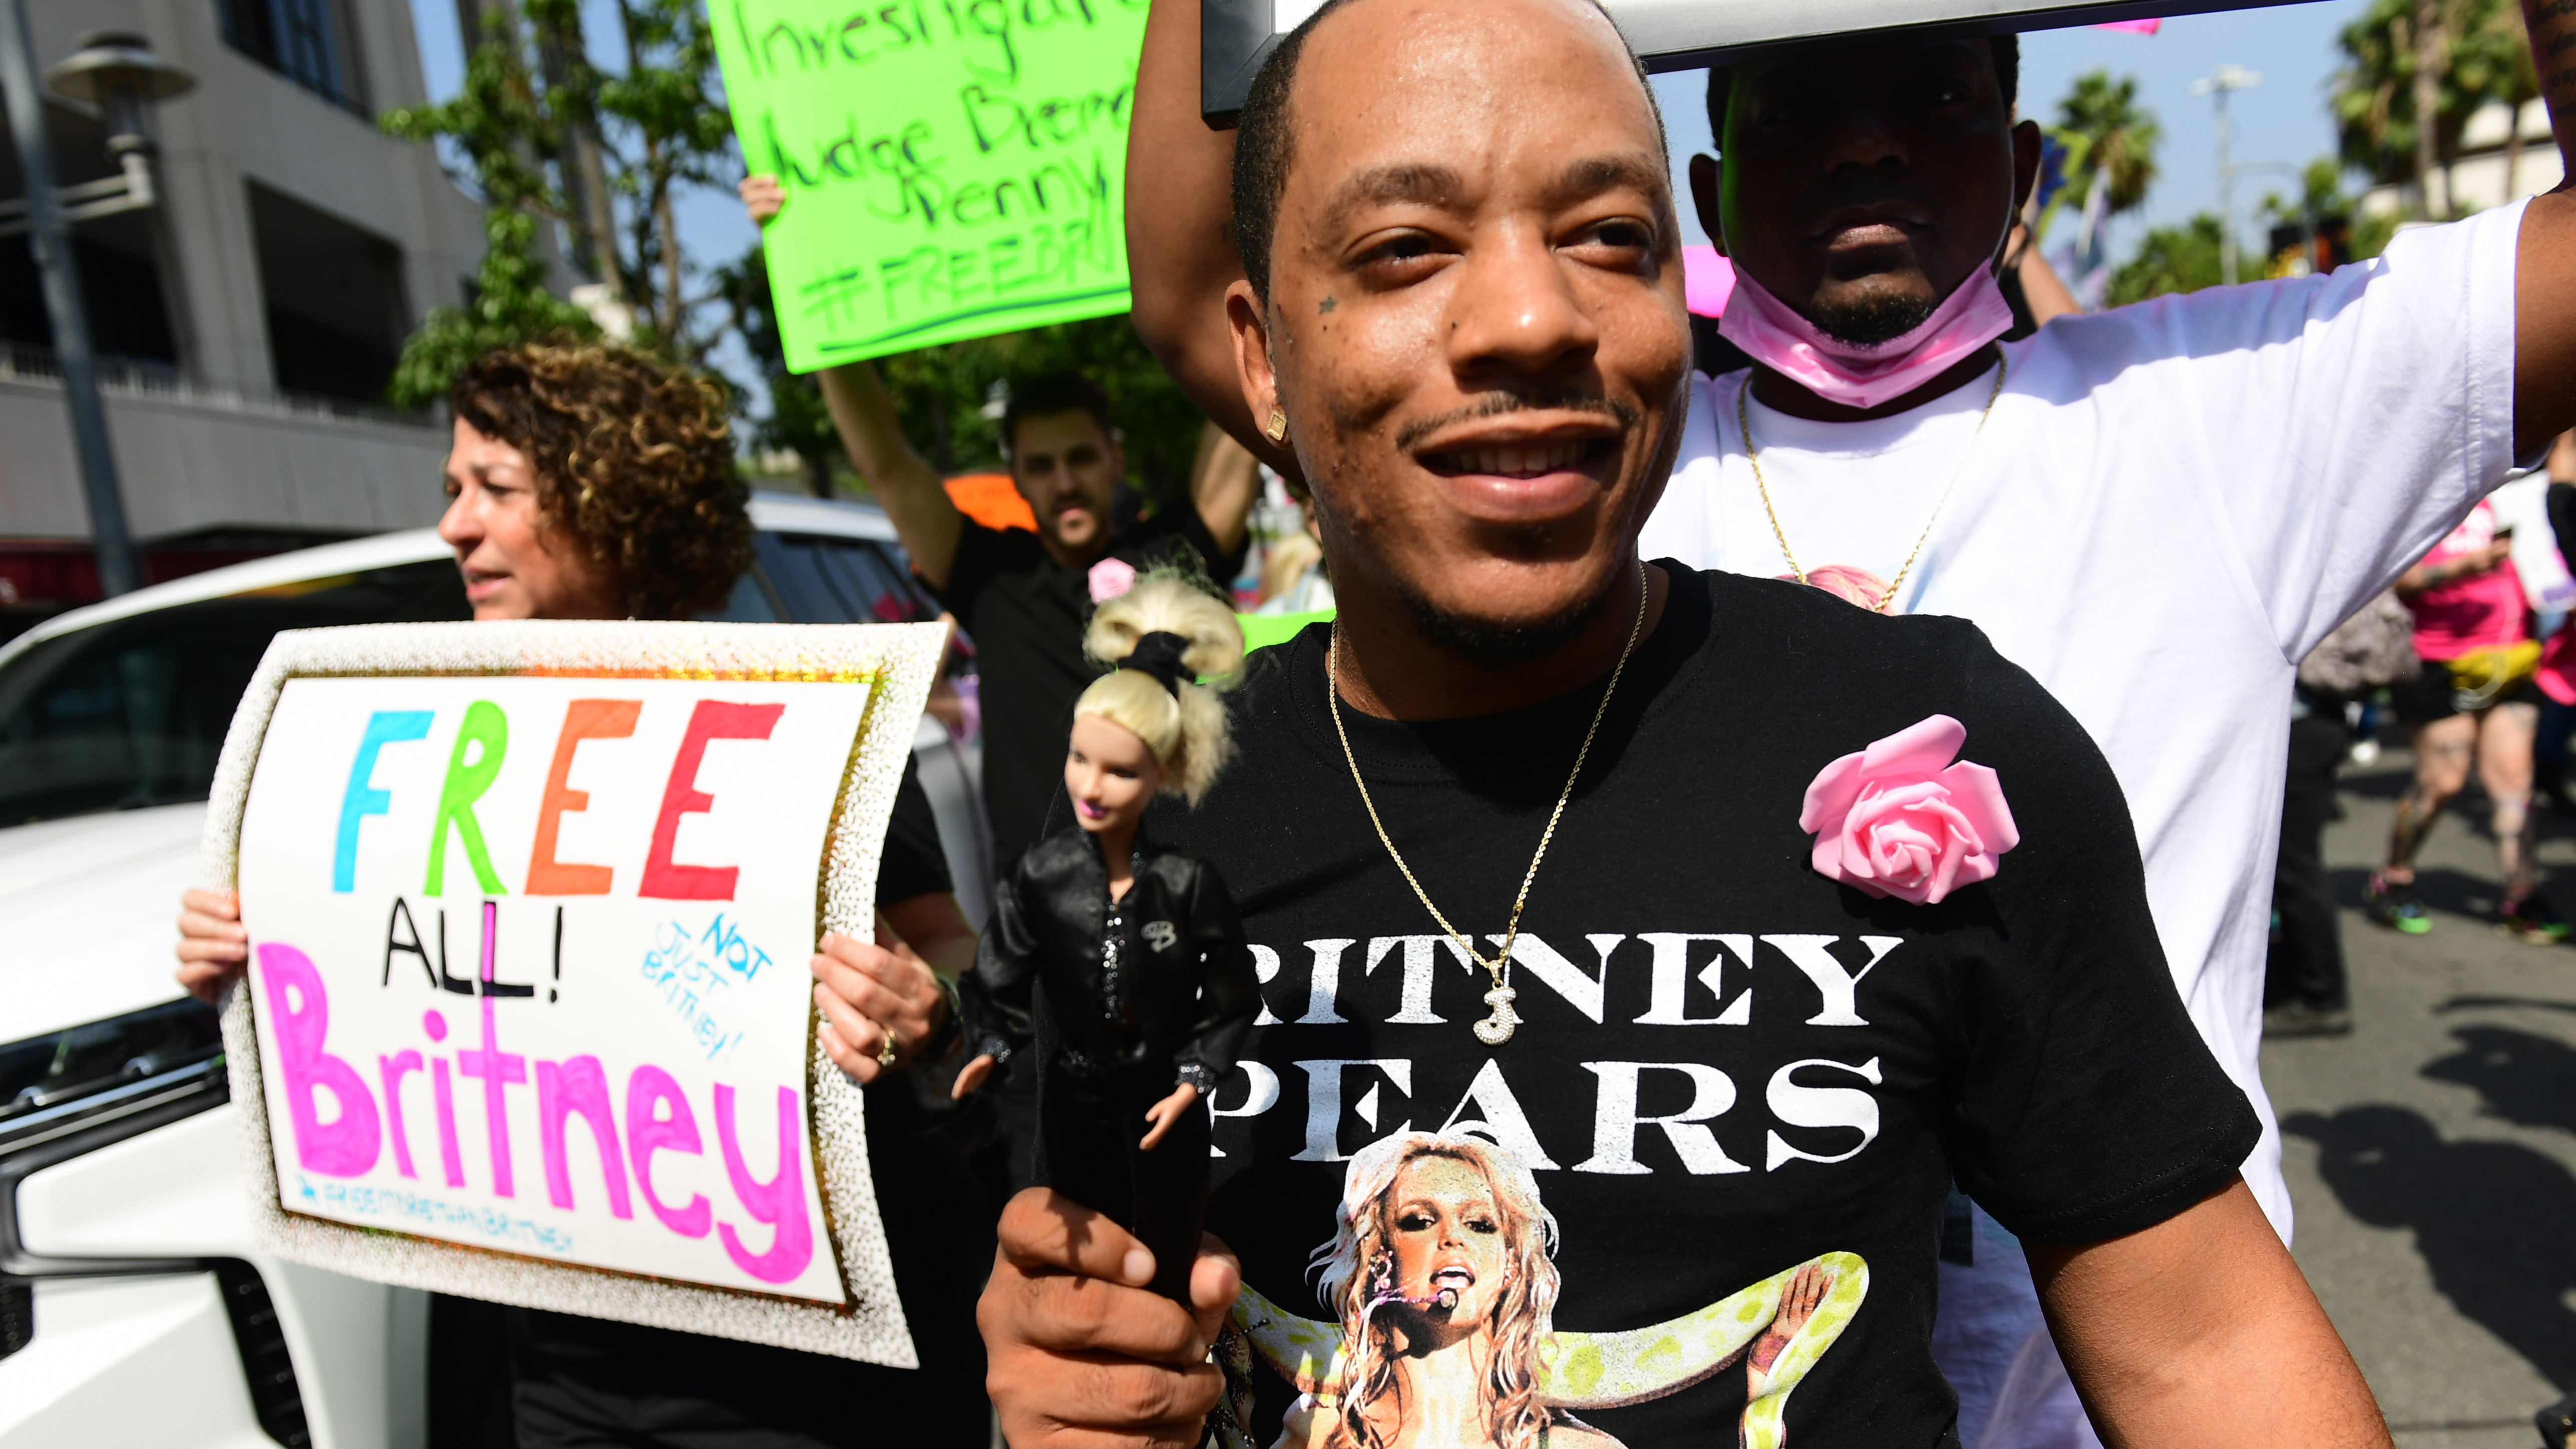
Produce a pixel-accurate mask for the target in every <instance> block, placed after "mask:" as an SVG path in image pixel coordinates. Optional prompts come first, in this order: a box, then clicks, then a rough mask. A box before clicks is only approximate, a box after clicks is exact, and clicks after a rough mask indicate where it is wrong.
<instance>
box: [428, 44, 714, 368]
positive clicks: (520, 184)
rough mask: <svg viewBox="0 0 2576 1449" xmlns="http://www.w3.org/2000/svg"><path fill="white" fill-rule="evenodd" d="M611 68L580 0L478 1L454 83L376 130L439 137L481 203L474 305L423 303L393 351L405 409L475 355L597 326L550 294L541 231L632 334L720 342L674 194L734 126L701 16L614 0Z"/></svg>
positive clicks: (694, 182)
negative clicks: (443, 97) (591, 38)
mask: <svg viewBox="0 0 2576 1449" xmlns="http://www.w3.org/2000/svg"><path fill="white" fill-rule="evenodd" d="M616 13H617V16H618V24H619V29H620V31H621V36H620V39H621V40H622V42H623V45H622V48H623V53H624V58H625V69H624V70H623V71H620V72H613V73H612V72H608V71H603V70H601V69H600V68H598V67H597V66H594V65H593V64H592V63H591V61H590V50H589V44H588V40H587V37H586V36H585V35H584V34H583V30H582V8H581V4H580V0H525V3H524V5H523V6H514V5H512V4H510V3H508V0H501V3H496V4H493V5H491V6H490V7H489V8H488V9H485V10H484V11H483V13H482V16H481V21H480V32H481V33H480V35H479V37H478V38H477V40H476V42H475V45H474V49H473V52H472V54H471V55H470V57H469V58H468V61H467V65H466V75H465V84H464V85H463V87H462V88H461V89H459V91H458V92H457V94H456V95H455V97H454V98H452V99H450V100H448V101H446V102H444V103H442V104H439V105H434V106H421V107H404V108H400V109H396V110H393V111H388V112H386V113H385V115H384V117H383V118H382V124H383V126H384V128H385V130H386V131H388V132H390V133H391V134H393V135H396V136H402V137H405V138H407V139H411V140H418V141H430V142H444V143H445V147H444V149H445V152H446V154H447V155H448V156H449V157H450V158H451V160H452V161H453V163H454V167H455V170H456V171H457V172H458V179H459V180H461V181H463V182H464V183H465V184H466V185H467V186H469V187H470V188H471V189H473V190H474V191H475V192H476V193H477V194H478V195H479V196H480V197H481V198H482V200H483V202H484V205H485V206H486V207H487V208H488V210H489V216H488V218H487V221H486V223H485V237H486V252H485V256H484V262H483V266H482V268H481V270H480V273H479V274H478V276H477V278H476V287H475V296H474V299H473V301H472V302H471V303H470V304H469V305H468V306H466V307H464V308H451V307H442V308H438V309H436V310H434V311H433V312H432V313H431V314H430V316H429V317H428V319H427V320H426V321H425V322H424V323H423V325H422V327H421V330H420V331H419V332H418V333H416V334H415V335H414V336H413V337H412V339H411V340H410V342H409V343H408V344H407V345H406V346H405V348H404V354H403V360H402V362H401V364H400V365H399V366H398V368H397V369H396V372H395V378H394V385H393V388H392V392H393V394H394V398H395V400H396V401H397V402H401V403H405V404H410V405H418V404H420V403H424V402H427V401H429V400H431V399H433V398H435V397H437V396H439V395H441V394H442V393H443V392H444V391H445V389H446V385H447V380H448V379H449V378H450V377H452V376H454V374H455V370H456V368H457V367H459V366H461V365H462V364H463V363H464V362H465V361H466V360H469V359H471V358H472V357H474V356H475V355H477V354H478V353H480V352H482V351H483V350H485V349H486V348H489V347H492V346H496V345H501V344H506V343H509V342H513V341H519V340H523V339H525V338H529V337H533V336H542V335H546V334H549V333H554V332H558V331H564V330H570V331H573V332H576V333H581V332H588V331H595V328H594V327H593V325H592V323H591V321H590V319H589V317H588V316H587V315H585V314H584V313H582V312H581V311H580V310H579V309H575V308H572V307H570V306H569V305H567V304H566V303H564V302H561V301H559V300H557V299H556V298H554V297H553V296H552V295H551V294H550V293H549V292H548V291H547V289H546V286H545V281H546V274H547V259H546V249H545V248H544V246H543V245H542V235H543V234H542V232H541V228H558V229H560V235H562V236H563V237H564V238H565V239H566V240H567V241H568V243H569V245H568V248H567V250H568V252H569V254H570V257H571V259H572V260H573V261H574V262H575V264H576V265H579V266H581V267H582V268H584V269H585V270H588V271H590V272H591V273H592V275H594V276H596V277H597V278H598V279H599V281H600V282H601V283H602V284H603V285H604V287H605V288H606V291H607V296H608V300H609V301H610V302H611V303H612V304H613V305H615V306H616V307H618V308H620V309H622V310H623V311H624V312H625V314H626V315H627V316H628V317H630V318H631V319H632V322H633V334H634V335H633V337H632V339H631V340H632V341H634V342H635V343H636V344H637V345H639V346H644V347H648V348H651V349H653V350H655V351H659V352H662V353H664V354H666V355H668V356H670V357H672V358H674V359H676V360H680V361H684V362H688V363H692V364H696V363H699V362H701V361H702V360H703V359H704V357H705V355H706V353H707V351H708V349H709V348H711V347H712V346H714V344H715V343H716V341H717V340H718V339H719V338H720V337H721V335H722V332H723V326H722V324H720V323H715V322H712V321H711V320H710V319H711V317H714V316H716V315H719V309H714V308H711V307H709V305H708V304H709V303H711V302H715V301H718V300H720V292H718V291H713V290H710V291H705V292H692V291H691V290H690V287H691V285H692V283H693V282H695V281H703V280H704V279H703V278H701V277H697V276H694V275H693V272H694V270H695V269H693V268H692V267H691V266H690V265H689V263H688V259H687V258H686V256H685V255H684V252H683V249H682V247H681V245H680V237H679V226H678V220H677V216H676V214H675V211H674V207H673V202H674V199H675V197H676V195H677V193H678V192H679V191H681V190H682V189H684V188H687V187H690V186H722V185H724V184H726V182H727V180H728V179H729V174H730V172H731V171H732V170H734V169H735V162H734V160H733V128H732V122H731V120H730V119H729V118H728V116H727V113H726V111H725V107H724V101H723V97H722V84H721V82H720V80H719V79H718V77H717V73H716V65H715V45H714V41H713V39H712V37H711V36H710V35H709V33H708V30H707V16H706V11H705V9H704V8H703V7H702V6H700V5H699V4H697V3H695V0H618V4H617V12H616Z"/></svg>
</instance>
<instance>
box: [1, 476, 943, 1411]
mask: <svg viewBox="0 0 2576 1449" xmlns="http://www.w3.org/2000/svg"><path fill="white" fill-rule="evenodd" d="M751 516H752V522H753V524H754V526H755V527H756V528H757V529H758V533H757V536H756V539H755V547H756V550H757V559H758V561H757V563H756V564H755V565H754V567H753V569H752V572H751V573H749V574H747V575H745V576H744V578H743V579H742V580H741V582H740V583H739V584H738V585H737V586H736V588H735V590H734V594H733V598H732V599H731V601H730V602H729V604H728V605H727V607H726V609H725V610H724V611H723V613H722V614H721V615H720V617H723V618H726V619H734V620H748V621H777V620H791V621H795V622H800V623H867V622H901V621H905V620H912V619H923V618H930V617H934V616H935V614H936V606H935V605H933V604H932V603H931V602H930V601H929V599H928V598H927V597H926V596H924V595H923V594H922V593H921V591H920V588H919V586H918V585H917V584H916V583H915V582H914V581H913V579H912V577H911V575H910V573H909V572H908V571H907V570H906V568H905V566H904V562H903V557H902V553H901V551H900V549H899V548H898V547H897V545H896V543H895V539H894V530H893V528H892V527H891V526H889V525H888V524H887V522H886V519H885V516H884V515H883V514H882V513H879V512H878V511H876V510H875V509H873V508H863V507H859V506H856V505H851V504H841V503H828V502H823V501H820V500H813V499H803V498H796V497H788V496H779V495H768V494H763V495H756V496H755V497H754V499H753V500H752V509H751ZM466 617H468V610H467V607H466V603H465V595H464V589H463V585H462V584H461V582H460V581H459V578H458V575H457V571H456V566H455V563H454V562H453V559H452V557H451V555H450V553H449V551H448V549H447V546H446V545H444V544H442V543H440V542H439V540H438V537H437V535H436V534H435V533H434V532H432V531H430V530H428V529H420V530H415V531H412V532H406V533H393V534H385V535H382V536H380V537H376V538H368V539H360V540H357V541H354V542H350V543H340V544H331V545H328V546H326V547H321V548H312V549H305V550H303V551H301V552H297V553H291V554H284V555H280V556H278V557H274V558H267V559H260V560H257V561H254V562H251V563H245V564H237V565H234V566H232V567H230V568H223V569H216V570H214V571H211V572H208V573H203V574H197V575H194V576H191V577H189V578H185V579H180V580H177V581H174V582H172V583H167V584H160V585H156V586H154V587H152V588H148V589H143V590H140V591H138V592H135V593H132V594H128V595H125V596H124V597H121V598H117V599H113V600H110V601H108V602H107V603H104V604H98V605H94V606H92V607H89V608H85V609H78V610H75V611H73V612H71V613H68V614H64V615H61V616H59V617H57V618H54V619H50V620H48V621H46V622H45V623H43V624H41V625H39V626H37V627H36V628H35V629H32V630H30V631H28V632H27V633H26V634H24V635H22V636H20V637H19V638H17V639H15V640H13V641H11V642H10V643H9V644H8V645H7V646H6V647H5V648H0V921H5V922H6V926H7V936H8V945H7V949H6V950H5V951H0V1449H20V1446H27V1449H34V1446H45V1449H54V1446H62V1445H102V1446H107V1445H120V1446H121V1445H128V1444H132V1445H145V1444H149V1445H155V1446H173V1449H176V1446H206V1449H214V1446H235V1445H239V1446H257V1445H262V1444H265V1443H269V1442H272V1441H273V1442H275V1443H278V1444H283V1445H287V1446H290V1449H296V1446H303V1445H315V1446H319V1449H375V1446H379V1445H382V1446H402V1449H418V1446H423V1445H425V1444H426V1443H427V1442H428V1419H429V1412H428V1395H429V1391H430V1389H429V1384H428V1379H427V1372H426V1365H427V1361H428V1335H429V1312H428V1298H427V1295H425V1294H421V1293H415V1292H410V1291H407V1290H402V1289H393V1288H385V1287H381V1286H378V1285H376V1284H373V1283H364V1282H360V1281H358V1280H357V1279H354V1278H346V1277H342V1276H340V1275H338V1274H334V1273H326V1272H323V1271H320V1270H318V1269H313V1268H306V1267H301V1266H299V1265H296V1264H292V1263H284V1262H280V1261H278V1260H277V1259H275V1258H272V1257H269V1256H267V1255H266V1254H264V1253H262V1252H261V1251H260V1250H259V1249H258V1248H257V1247H255V1246H254V1245H253V1244H252V1242H251V1235H250V1223H249V1217H248V1214H247V1213H246V1212H245V1211H244V1207H243V1188H242V1179H241V1168H240V1149H239V1146H238V1143H237V1139H236V1136H235V1129H234V1125H233V1114H232V1109H231V1107H230V1105H229V1100H230V1095H231V1094H230V1089H229V1087H228V1084H227V1082H226V1079H225V1074H224V1068H223V1044H222V1039H221V1036H220V1034H219V1033H218V1031H217V1030H216V1026H215V1014H214V1013H213V1012H212V1011H211V1010H209V1009H208V1008H206V1007H203V1006H201V1005H199V1004H197V1003H196V1002H194V1001H191V1000H188V999H187V998H185V997H184V996H182V995H180V993H179V990H178V987H177V986H176V985H175V984H174V983H173V981H172V977H171V972H172V970H173V968H174V966H175V964H176V963H175V962H174V961H173V959H172V956H171V945H172V943H173V941H174V939H175V929H174V927H173V925H172V921H173V918H174V917H175V915H176V913H177V903H178V898H179V893H180V891H181V890H182V889H184V888H186V887H187V886H190V885H193V884H195V883H196V880H197V841H198V835H199V832H200V829H201V827H202V825H203V821H204V817H205V805H204V800H205V796H206V790H207V784H208V781H209V780H210V778H211V777H212V775H213V773H214V767H215V757H216V755H217V753H218V752H219V751H220V750H221V749H222V747H223V739H224V732H225V730H226V728H227V727H228V726H229V725H230V724H231V722H232V715H233V706H234V704H235V702H236V701H238V700H239V698H240V697H241V692H242V689H243V687H244V686H245V685H246V684H247V683H248V682H249V680H250V675H251V671H252V669H253V668H254V667H255V666H256V665H257V664H258V662H259V658H260V655H261V653H262V652H263V651H265V650H266V649H267V647H268V641H269V637H270V635H272V634H274V633H275V632H276V631H278V630H280V629H300V628H309V627H313V626H317V625H325V624H365V623H384V622H392V621H401V620H424V619H462V618H466ZM914 752H915V756H916V759H917V761H918V764H919V772H920V775H921V780H922V784H923V786H924V788H925V789H926V790H927V791H928V793H929V794H930V797H931V802H932V806H933V808H934V809H935V810H936V812H937V813H938V816H939V828H940V836H941V844H942V845H943V846H944V847H945V848H946V852H947V854H948V856H949V865H950V873H951V874H952V875H953V876H954V877H955V878H956V881H957V890H958V896H959V903H960V905H961V906H963V907H964V909H965V910H966V912H967V918H968V919H969V920H981V919H982V918H983V912H984V906H985V901H984V891H983V887H982V883H983V882H984V881H986V880H989V879H990V878H991V872H990V869H989V853H990V852H989V846H988V845H987V844H986V843H985V841H984V838H983V830H982V823H981V822H982V810H981V808H980V803H979V802H978V800H977V798H976V786H975V781H976V779H977V771H978V766H979V761H978V760H977V758H976V752H975V750H974V748H973V747H972V746H971V745H961V744H959V743H957V742H955V741H952V740H951V739H950V737H949V735H948V732H947V731H946V730H945V729H943V728H941V727H940V726H939V725H938V724H937V723H936V722H935V721H932V720H930V719H928V718H925V719H924V720H923V722H922V729H921V732H920V736H919V738H918V739H917V740H916V742H915V745H914Z"/></svg>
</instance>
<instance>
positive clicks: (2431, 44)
mask: <svg viewBox="0 0 2576 1449" xmlns="http://www.w3.org/2000/svg"><path fill="white" fill-rule="evenodd" d="M2336 44H2337V45H2338V46H2339V48H2341V50H2342V51H2343V55H2344V64H2343V66H2342V68H2341V69H2339V70H2338V71H2336V72H2335V76H2334V79H2333V81H2332V82H2331V84H2330V97H2331V102H2330V103H2331V106H2332V109H2333V112H2334V117H2335V127H2336V133H2337V140H2338V144H2339V146H2340V147H2341V151H2342V156H2343V160H2344V164H2345V165H2347V166H2349V167H2351V168H2352V169H2353V170H2356V171H2360V172H2363V173H2364V174H2366V175H2368V176H2369V177H2370V178H2371V180H2373V181H2375V182H2379V183H2383V184H2396V183H2410V184H2412V186H2413V187H2414V190H2415V198H2416V209H2417V214H2419V215H2424V214H2429V207H2430V200H2431V196H2432V190H2431V188H2430V186H2429V184H2428V183H2429V182H2430V181H2431V179H2432V173H2433V172H2434V171H2436V170H2442V169H2445V168H2447V167H2448V166H2449V165H2450V164H2451V162H2452V161H2453V160H2454V159H2455V158H2456V157H2457V156H2458V154H2459V143H2460V132H2461V130H2462V128H2463V127H2465V126H2466V125H2467V124H2468V119H2469V117H2470V115H2471V114H2473V113H2474V112H2476V111H2477V110H2478V108H2479V107H2481V106H2484V105H2486V104H2487V103H2489V102H2491V101H2502V102H2504V103H2505V104H2507V105H2510V106H2513V107H2515V108H2516V109H2517V111H2518V110H2519V108H2520V107H2521V105H2522V104H2523V103H2524V102H2526V101H2529V100H2531V99H2533V98H2534V97H2535V96H2537V95H2538V94H2539V79H2538V76H2537V75H2536V74H2535V73H2534V71H2533V69H2532V65H2531V51H2530V45H2529V43H2528V42H2527V41H2526V40H2525V39H2524V35H2523V25H2522V14H2521V10H2520V8H2519V7H2518V6H2516V5H2514V4H2511V3H2508V0H2373V3H2372V5H2371V7H2370V9H2369V10H2368V11H2366V12H2364V14H2363V15H2362V17H2361V18H2360V19H2359V20H2356V21H2354V22H2353V23H2352V24H2350V25H2348V26H2346V27H2344V29H2343V31H2342V33H2341V34H2340V35H2339V36H2338V37H2337V38H2336ZM2427 116H2429V118H2430V124H2429V125H2423V124H2419V118H2423V117H2427ZM2510 134H2511V135H2512V136H2513V137H2514V139H2512V140H2509V141H2508V142H2507V146H2508V149H2509V152H2511V153H2515V154H2517V155H2518V153H2519V151H2520V141H2519V135H2520V128H2519V127H2515V128H2514V129H2513V131H2512V132H2511V133H2510ZM2447 179H2448V178H2447V177H2445V180H2446V181H2447ZM2450 190H2451V188H2450V187H2449V186H2447V185H2445V186H2444V187H2443V188H2442V191H2443V194H2444V195H2445V196H2446V197H2447V196H2448V195H2449V193H2450Z"/></svg>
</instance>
